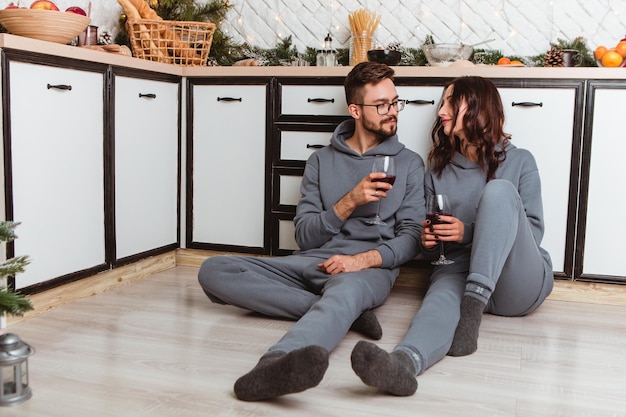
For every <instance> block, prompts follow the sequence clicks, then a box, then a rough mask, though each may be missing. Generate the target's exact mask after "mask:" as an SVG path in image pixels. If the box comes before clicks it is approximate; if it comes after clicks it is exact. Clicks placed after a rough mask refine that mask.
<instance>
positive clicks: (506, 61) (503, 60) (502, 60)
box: [498, 56, 511, 65]
mask: <svg viewBox="0 0 626 417" xmlns="http://www.w3.org/2000/svg"><path fill="white" fill-rule="evenodd" d="M510 63H511V60H510V59H509V58H507V57H505V56H503V57H502V58H500V59H499V60H498V65H509V64H510Z"/></svg>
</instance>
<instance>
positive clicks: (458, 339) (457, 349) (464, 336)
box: [448, 295, 485, 356]
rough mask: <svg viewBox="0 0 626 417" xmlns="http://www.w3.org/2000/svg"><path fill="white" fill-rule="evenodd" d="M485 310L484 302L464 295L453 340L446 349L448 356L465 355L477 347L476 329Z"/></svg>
mask: <svg viewBox="0 0 626 417" xmlns="http://www.w3.org/2000/svg"><path fill="white" fill-rule="evenodd" d="M484 311H485V303H483V302H482V301H481V300H479V299H477V298H475V297H472V296H469V295H464V296H463V300H462V301H461V319H460V320H459V324H458V325H457V326H456V331H455V332H454V340H453V341H452V346H451V347H450V350H449V351H448V355H449V356H466V355H470V354H472V353H474V352H476V349H477V348H478V329H479V327H480V322H481V320H482V318H483V312H484Z"/></svg>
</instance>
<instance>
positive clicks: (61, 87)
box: [48, 84, 72, 91]
mask: <svg viewBox="0 0 626 417" xmlns="http://www.w3.org/2000/svg"><path fill="white" fill-rule="evenodd" d="M51 88H54V89H56V90H68V91H69V90H71V89H72V86H71V85H65V84H56V85H52V84H48V90H50V89H51Z"/></svg>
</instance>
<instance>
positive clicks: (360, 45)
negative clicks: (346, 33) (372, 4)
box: [348, 9, 380, 66]
mask: <svg viewBox="0 0 626 417" xmlns="http://www.w3.org/2000/svg"><path fill="white" fill-rule="evenodd" d="M348 20H349V22H350V31H351V34H352V37H351V41H350V65H352V66H354V65H356V64H358V63H360V62H365V61H367V51H369V50H371V49H374V35H375V33H376V29H377V28H378V23H379V22H380V15H379V14H376V13H373V12H370V11H369V10H367V9H359V10H357V11H355V12H352V13H350V14H349V15H348Z"/></svg>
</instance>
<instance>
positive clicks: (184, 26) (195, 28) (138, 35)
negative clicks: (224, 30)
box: [126, 19, 215, 67]
mask: <svg viewBox="0 0 626 417" xmlns="http://www.w3.org/2000/svg"><path fill="white" fill-rule="evenodd" d="M126 29H127V31H128V37H129V39H130V45H131V48H132V49H133V56H134V57H136V58H142V59H147V60H150V61H156V62H164V63H167V64H175V65H181V66H186V67H187V66H203V65H207V62H208V58H209V51H210V49H211V42H212V41H213V33H214V32H215V24H213V23H205V22H186V21H177V20H147V19H128V20H127V21H126Z"/></svg>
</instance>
